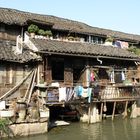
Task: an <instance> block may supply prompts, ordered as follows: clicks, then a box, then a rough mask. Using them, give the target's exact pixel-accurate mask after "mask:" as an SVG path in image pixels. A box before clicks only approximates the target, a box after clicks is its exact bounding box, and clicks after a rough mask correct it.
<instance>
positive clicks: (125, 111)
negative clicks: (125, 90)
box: [123, 101, 128, 119]
mask: <svg viewBox="0 0 140 140" xmlns="http://www.w3.org/2000/svg"><path fill="white" fill-rule="evenodd" d="M127 106H128V101H126V103H125V110H124V114H123V119H124V118H125V117H127Z"/></svg>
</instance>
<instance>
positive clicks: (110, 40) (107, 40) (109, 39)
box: [105, 36, 114, 42]
mask: <svg viewBox="0 0 140 140" xmlns="http://www.w3.org/2000/svg"><path fill="white" fill-rule="evenodd" d="M113 40H114V38H113V37H112V36H108V37H107V38H106V40H105V42H113Z"/></svg>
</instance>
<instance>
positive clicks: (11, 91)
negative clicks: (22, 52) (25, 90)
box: [0, 71, 33, 100]
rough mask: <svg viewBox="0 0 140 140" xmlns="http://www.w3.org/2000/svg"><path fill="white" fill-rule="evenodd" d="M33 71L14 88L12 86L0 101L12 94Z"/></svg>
mask: <svg viewBox="0 0 140 140" xmlns="http://www.w3.org/2000/svg"><path fill="white" fill-rule="evenodd" d="M32 72H33V71H31V72H30V73H29V74H28V75H27V76H26V77H25V78H23V79H22V80H21V81H20V82H19V83H18V84H17V85H16V86H14V87H13V88H12V89H10V90H9V91H8V92H6V93H5V94H4V95H3V96H1V97H0V100H1V99H3V98H5V97H7V96H9V95H10V94H12V93H13V92H14V91H16V90H17V89H18V88H19V87H20V86H21V85H22V84H23V83H24V82H25V81H26V80H27V79H28V77H29V76H30V75H31V73H32Z"/></svg>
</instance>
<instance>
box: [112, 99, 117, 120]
mask: <svg viewBox="0 0 140 140" xmlns="http://www.w3.org/2000/svg"><path fill="white" fill-rule="evenodd" d="M115 108H116V101H115V102H114V105H113V112H112V121H113V120H114V115H115Z"/></svg>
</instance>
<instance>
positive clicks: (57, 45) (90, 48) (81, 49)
mask: <svg viewBox="0 0 140 140" xmlns="http://www.w3.org/2000/svg"><path fill="white" fill-rule="evenodd" d="M31 41H32V42H33V43H34V44H35V45H36V47H37V48H38V50H39V51H40V52H42V53H51V52H52V53H58V54H69V55H71V56H72V55H76V54H77V55H82V56H91V57H95V56H100V57H111V58H114V57H117V58H121V59H123V58H131V59H138V60H139V57H138V56H137V55H135V54H134V53H132V52H129V51H128V50H125V49H120V48H116V47H112V46H103V45H97V44H91V43H81V42H66V41H57V40H43V39H31Z"/></svg>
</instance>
